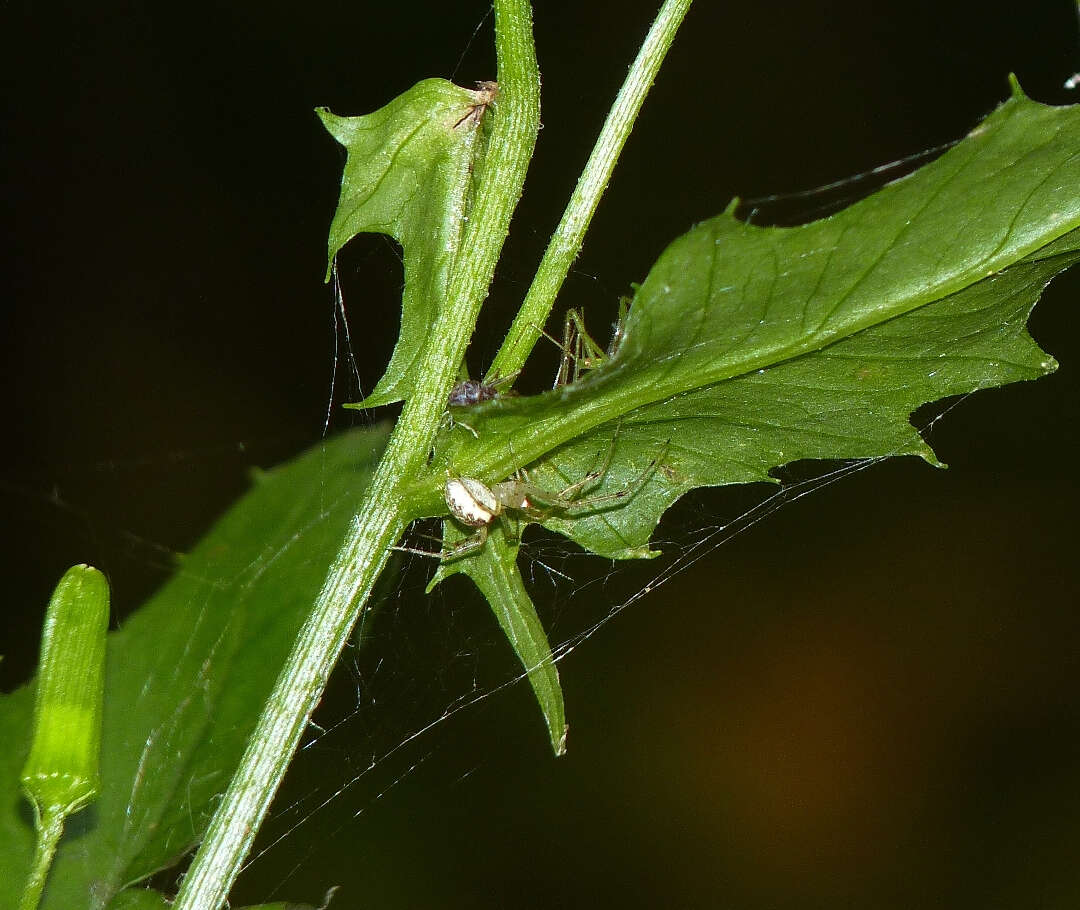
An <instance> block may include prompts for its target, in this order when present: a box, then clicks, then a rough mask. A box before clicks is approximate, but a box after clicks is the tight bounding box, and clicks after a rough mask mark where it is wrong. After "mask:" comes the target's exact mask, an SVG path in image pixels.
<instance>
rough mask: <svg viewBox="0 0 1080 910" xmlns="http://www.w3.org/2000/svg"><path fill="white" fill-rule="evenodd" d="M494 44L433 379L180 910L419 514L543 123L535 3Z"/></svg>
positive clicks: (223, 806)
mask: <svg viewBox="0 0 1080 910" xmlns="http://www.w3.org/2000/svg"><path fill="white" fill-rule="evenodd" d="M495 44H496V53H497V57H498V78H499V99H498V106H497V108H496V117H495V121H494V127H493V131H492V137H491V143H490V146H489V148H488V152H487V156H486V158H485V160H484V164H483V170H482V172H481V176H480V180H479V189H478V191H477V196H476V199H475V201H474V205H473V208H472V211H471V214H470V220H469V221H468V223H467V230H466V233H465V238H464V241H463V242H462V245H461V253H460V256H459V258H458V261H457V262H456V263H455V267H454V274H453V278H452V280H451V283H450V290H449V293H448V299H447V303H446V306H445V307H444V308H443V310H442V311H441V313H440V316H439V318H438V320H437V321H436V324H435V325H434V326H433V327H432V332H431V335H430V340H429V343H428V345H427V347H426V348H425V351H424V366H423V369H422V370H421V373H420V375H422V376H423V377H424V379H425V381H424V383H423V384H422V385H421V386H420V387H418V389H417V391H416V393H415V394H414V395H413V396H412V397H411V398H410V399H409V401H408V403H407V404H406V405H405V408H404V409H403V411H402V414H401V417H400V419H399V420H398V423H397V426H396V427H395V429H394V432H393V434H392V436H391V438H390V442H389V443H388V445H387V449H386V452H385V453H384V455H383V458H382V460H381V461H380V463H379V466H378V468H377V469H376V471H375V474H374V477H373V478H372V481H371V485H370V487H369V488H368V491H367V493H366V495H365V498H364V503H363V505H362V506H361V508H360V510H359V513H358V514H357V516H356V520H355V523H354V525H353V529H352V532H351V534H350V536H349V538H348V539H347V540H346V541H345V542H344V544H343V546H342V548H341V550H340V552H339V553H338V556H337V557H336V559H335V560H334V563H333V565H332V566H331V567H330V570H329V573H328V575H327V579H326V582H325V583H324V585H323V589H322V591H321V592H320V594H319V596H318V599H317V601H316V603H315V606H314V609H313V610H312V613H311V615H310V616H309V617H308V619H307V621H306V622H305V624H304V627H303V628H302V629H301V631H300V633H299V635H298V637H297V641H296V643H295V645H294V646H293V650H292V653H291V654H290V655H289V658H288V660H287V662H286V665H285V667H284V668H283V669H282V672H281V674H280V676H279V677H278V680H277V682H276V684H275V686H274V691H273V692H272V693H271V695H270V698H269V699H268V701H267V705H266V708H265V709H264V711H263V713H262V715H261V716H260V718H259V720H258V723H257V725H256V727H255V730H254V732H253V734H252V736H251V738H250V740H249V741H248V746H247V749H246V750H245V752H244V755H243V758H242V759H241V762H240V766H239V768H238V769H237V772H236V774H235V776H234V777H233V779H232V781H231V782H230V784H229V787H228V789H227V790H226V792H225V794H224V796H223V797H222V800H221V802H220V804H219V805H218V808H217V811H216V812H215V813H214V817H213V819H212V820H211V822H210V826H209V828H208V829H207V832H206V837H205V839H204V840H203V843H202V845H201V847H200V848H199V852H198V854H197V855H196V856H195V859H194V860H193V862H192V865H191V869H190V870H189V872H188V874H187V876H186V877H185V879H184V885H183V888H182V889H181V891H180V894H179V895H178V897H177V900H176V903H175V904H174V907H175V908H176V910H217V908H219V907H220V906H222V904H223V903H224V902H225V900H226V897H227V895H228V892H229V889H230V887H231V886H232V883H233V881H234V880H235V878H236V875H237V874H238V872H239V869H240V865H241V863H242V862H243V859H244V857H245V856H246V855H247V853H248V850H249V849H250V847H251V843H252V841H253V840H254V837H255V833H256V831H257V830H258V827H259V825H260V824H261V822H262V820H263V817H264V816H265V814H266V810H267V808H268V807H269V805H270V801H271V799H272V798H273V795H274V793H275V792H276V790H277V788H278V785H279V784H280V782H281V779H282V777H284V774H285V770H286V768H287V767H288V764H289V760H290V759H291V757H292V754H293V752H294V751H295V749H296V746H297V744H298V743H299V741H300V736H301V734H302V733H303V730H304V728H305V726H306V725H307V723H308V720H309V718H310V717H311V713H312V711H313V710H314V709H315V706H316V704H317V703H318V701H319V698H320V697H321V695H322V691H323V688H324V686H325V684H326V680H327V677H328V676H329V674H330V671H331V669H332V668H333V666H334V664H335V663H336V661H337V659H338V656H339V654H340V653H341V649H342V647H343V646H344V643H345V641H346V640H347V638H348V635H349V631H350V630H351V629H352V627H353V625H354V624H355V622H356V619H357V618H358V616H359V614H360V611H361V610H362V609H363V606H364V603H365V602H366V600H367V598H368V596H369V594H370V592H371V589H372V587H373V586H374V584H375V582H376V580H377V579H378V575H379V572H380V571H381V570H382V568H383V566H384V565H385V563H386V559H387V556H388V548H389V547H390V546H392V545H393V544H394V543H395V542H396V540H397V539H398V538H399V537H400V535H401V533H402V531H403V530H404V529H405V526H406V525H407V524H408V522H409V521H410V520H411V519H412V517H413V516H412V515H410V514H407V513H406V511H405V509H404V507H403V502H404V497H403V495H402V491H403V489H404V488H405V487H406V486H407V484H408V483H409V482H410V481H412V480H413V479H414V478H415V477H416V476H417V475H419V474H420V473H421V472H422V471H423V470H424V468H425V466H426V461H427V453H428V446H429V444H430V442H431V439H432V437H433V436H434V433H435V430H436V428H437V426H438V422H439V419H440V417H441V415H442V413H443V411H444V410H445V407H446V398H447V395H448V394H449V391H450V388H451V387H452V385H453V383H454V380H455V378H456V374H457V369H458V366H459V364H460V363H461V359H462V356H463V354H464V351H465V347H466V345H467V343H468V340H469V337H470V335H471V333H472V330H473V327H474V325H475V322H476V316H477V314H478V313H479V309H480V305H481V303H482V302H483V299H484V297H485V295H486V294H487V289H488V286H489V285H490V283H491V277H492V274H493V273H494V270H495V263H496V262H497V260H498V257H499V252H500V250H501V249H502V244H503V241H504V239H505V238H506V234H507V231H508V230H509V225H510V217H511V215H512V213H513V210H514V207H515V205H516V204H517V201H518V199H519V197H520V195H521V187H522V185H523V183H524V179H525V171H526V169H527V168H528V164H529V160H530V159H531V157H532V151H533V147H534V145H535V141H536V133H537V130H538V128H539V122H540V113H539V104H540V74H539V70H538V68H537V65H536V53H535V48H534V46H533V37H532V10H531V8H530V5H529V3H528V0H496V3H495Z"/></svg>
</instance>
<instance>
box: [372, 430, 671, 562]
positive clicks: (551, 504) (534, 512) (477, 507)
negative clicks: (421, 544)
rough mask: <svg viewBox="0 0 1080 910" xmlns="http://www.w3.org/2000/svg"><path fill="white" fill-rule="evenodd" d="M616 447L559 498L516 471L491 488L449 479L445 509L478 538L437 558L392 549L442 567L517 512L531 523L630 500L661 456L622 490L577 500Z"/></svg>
mask: <svg viewBox="0 0 1080 910" xmlns="http://www.w3.org/2000/svg"><path fill="white" fill-rule="evenodd" d="M615 442H616V440H615V439H612V440H611V448H610V449H609V450H608V454H607V457H606V458H605V459H604V463H603V464H602V465H601V466H600V467H599V468H597V469H596V470H593V471H590V472H589V473H588V474H586V475H585V476H584V477H582V478H581V480H579V481H577V482H576V483H572V484H570V485H569V486H567V487H564V488H563V489H562V490H559V491H558V492H554V491H551V490H545V489H543V488H542V487H539V486H537V485H536V484H534V483H533V482H532V481H530V480H529V475H528V474H527V473H526V472H525V470H524V469H522V470H520V471H518V472H517V473H516V474H515V475H514V476H513V477H511V478H510V479H509V480H503V481H500V482H499V483H493V484H491V485H490V486H488V485H487V484H486V483H484V482H483V481H481V480H477V479H476V478H475V477H455V476H450V477H447V478H446V484H445V485H444V487H443V496H444V497H445V499H446V507H447V508H448V509H449V510H450V514H451V515H453V516H454V518H456V519H457V520H458V521H459V522H461V523H462V524H463V525H465V526H467V527H470V528H475V529H476V533H474V534H473V535H471V536H470V537H467V538H465V540H462V541H461V542H460V543H458V544H456V545H454V546H453V547H451V548H450V549H448V550H441V551H440V552H438V553H432V552H430V551H429V550H417V549H413V548H412V547H394V548H393V549H395V550H400V551H402V552H404V553H416V554H418V555H420V556H433V557H435V558H436V559H440V560H442V561H443V562H448V561H450V560H454V559H460V558H462V557H463V556H468V555H469V554H471V553H475V552H476V551H477V550H479V549H481V548H482V547H483V546H484V544H485V543H486V542H487V538H488V532H489V530H490V529H491V525H492V524H493V523H494V522H495V520H496V519H497V518H499V517H500V516H502V515H504V514H505V513H507V512H519V513H521V514H522V515H524V516H525V517H526V518H528V519H530V520H532V521H543V520H544V519H545V518H547V517H548V516H549V515H552V514H554V513H571V512H591V511H596V510H597V509H599V508H601V507H603V506H605V505H607V504H609V503H616V502H621V501H622V500H624V499H628V498H629V497H631V496H633V495H634V494H635V493H636V492H637V491H638V490H640V489H641V487H642V486H643V485H644V484H645V482H646V481H647V480H648V479H649V477H650V476H651V474H652V472H653V469H654V468H655V467H656V464H657V462H658V461H659V456H657V457H656V458H654V459H653V460H652V461H650V462H649V464H648V465H646V467H645V470H644V471H642V472H641V473H640V474H639V475H638V476H637V477H635V478H634V479H633V480H632V481H631V482H630V483H629V484H627V485H626V486H625V487H623V488H622V489H619V490H615V491H614V492H612V493H601V494H599V495H597V496H588V497H585V498H584V499H578V494H580V493H581V491H582V490H584V489H585V488H586V487H588V486H589V485H590V484H593V483H595V482H596V481H597V480H599V479H600V478H601V477H603V476H604V474H606V473H607V470H608V467H609V466H610V465H611V459H612V456H613V455H614V452H615ZM665 448H666V444H665ZM537 503H539V504H541V505H540V507H538V506H537V505H536V504H537Z"/></svg>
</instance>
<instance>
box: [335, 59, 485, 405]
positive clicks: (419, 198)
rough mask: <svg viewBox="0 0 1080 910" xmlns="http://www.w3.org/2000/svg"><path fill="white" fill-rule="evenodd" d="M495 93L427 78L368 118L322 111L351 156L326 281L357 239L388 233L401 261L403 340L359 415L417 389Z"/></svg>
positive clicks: (399, 338)
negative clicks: (337, 260)
mask: <svg viewBox="0 0 1080 910" xmlns="http://www.w3.org/2000/svg"><path fill="white" fill-rule="evenodd" d="M493 91H494V90H493V88H490V87H481V88H479V89H478V90H476V91H472V90H470V89H465V88H461V87H460V86H457V85H454V84H453V83H451V82H447V81H446V80H445V79H426V80H425V81H423V82H420V83H418V84H417V85H415V86H413V87H412V88H411V89H409V90H408V91H407V92H405V94H403V95H400V96H399V97H397V98H395V99H394V100H393V101H391V102H390V103H389V104H388V105H386V106H385V107H383V108H380V109H379V110H377V111H375V112H374V113H372V114H367V115H365V116H363V117H339V116H337V115H335V114H332V113H330V111H328V110H327V109H326V108H319V109H317V111H316V113H317V114H318V115H319V117H320V119H321V120H322V122H323V125H324V126H325V127H326V129H327V130H328V131H329V132H330V135H331V136H333V137H334V138H335V139H336V140H337V141H338V142H340V143H341V144H342V145H343V146H345V148H346V150H347V152H348V158H347V160H346V162H345V170H344V174H343V175H342V180H341V196H340V199H339V201H338V207H337V211H336V212H335V214H334V221H333V224H332V225H331V226H330V237H329V244H328V260H327V272H326V274H327V278H329V276H330V269H331V267H332V265H333V261H334V257H335V256H336V255H337V254H338V251H339V250H340V249H341V248H342V247H343V246H344V245H345V244H346V243H348V241H349V240H351V239H352V238H353V237H355V236H356V235H357V234H360V233H380V234H387V235H389V236H391V237H393V238H394V239H395V240H397V241H398V243H400V244H401V246H402V250H403V253H404V263H405V288H404V291H403V294H402V315H401V332H400V334H399V336H398V341H397V344H396V346H395V347H394V353H393V356H392V357H391V359H390V364H389V365H388V366H387V368H386V372H385V374H384V375H383V377H382V379H381V380H380V381H379V383H378V385H376V387H375V389H374V391H373V392H372V393H371V394H370V395H369V396H368V397H367V398H365V399H364V400H363V401H361V402H358V403H357V405H356V407H375V406H376V405H383V404H390V403H391V402H394V401H400V400H401V399H403V398H405V397H407V396H408V395H409V393H410V392H411V391H412V389H413V388H414V386H415V384H416V382H417V377H416V376H415V375H414V370H415V367H416V364H417V361H418V358H419V356H420V352H421V349H422V347H423V345H424V343H425V342H426V341H427V337H428V331H429V329H430V327H431V325H432V324H433V323H434V321H435V316H436V313H437V312H438V308H439V307H440V306H441V305H442V303H443V301H444V300H445V299H446V289H447V285H448V283H449V280H450V274H451V270H452V268H453V265H454V261H455V258H456V256H457V251H458V246H459V243H460V241H461V236H462V227H463V223H464V219H465V218H466V217H467V214H468V202H469V197H470V193H469V190H470V183H471V174H472V171H473V167H474V165H475V164H476V163H477V158H478V156H479V155H481V154H482V152H483V142H481V141H479V140H480V137H481V131H480V129H479V128H478V127H479V124H480V123H481V122H482V117H481V114H482V113H483V111H484V108H485V106H486V105H487V104H488V103H489V102H490V101H491V100H492V97H493Z"/></svg>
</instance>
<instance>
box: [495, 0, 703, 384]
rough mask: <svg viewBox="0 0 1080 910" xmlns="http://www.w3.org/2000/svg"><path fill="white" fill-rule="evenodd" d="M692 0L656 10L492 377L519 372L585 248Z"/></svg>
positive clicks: (497, 357)
mask: <svg viewBox="0 0 1080 910" xmlns="http://www.w3.org/2000/svg"><path fill="white" fill-rule="evenodd" d="M690 3H691V0H665V3H664V5H663V6H662V7H661V8H660V12H659V13H657V15H656V20H655V21H654V22H653V24H652V28H650V29H649V34H648V35H647V36H646V38H645V43H644V44H642V46H641V50H640V51H638V55H637V57H636V58H635V60H634V62H633V64H632V65H631V67H630V71H629V72H628V73H627V75H626V80H625V81H624V82H623V84H622V88H621V89H619V94H618V97H617V98H616V99H615V104H614V105H613V106H612V108H611V111H610V112H609V113H608V116H607V119H606V120H605V121H604V126H603V129H601V130H600V135H599V137H597V140H596V144H595V145H594V146H593V150H592V154H590V156H589V160H588V162H587V163H586V165H585V169H584V170H583V171H582V172H581V177H579V178H578V182H577V186H576V187H575V188H574V194H573V195H572V196H571V197H570V202H569V203H568V204H567V206H566V210H565V211H564V212H563V216H562V220H561V221H560V222H559V226H558V227H557V228H556V229H555V233H554V234H553V235H552V237H551V242H550V243H549V244H548V247H547V250H546V251H545V252H544V258H543V259H542V260H541V262H540V266H539V268H538V269H537V271H536V277H535V278H534V279H533V282H532V285H531V286H530V287H529V291H528V293H527V294H526V295H525V301H524V303H522V305H521V309H520V310H519V311H518V314H517V316H516V317H515V319H514V323H513V325H511V327H510V331H509V332H508V333H507V336H506V340H505V341H504V342H503V344H502V347H501V348H499V351H498V353H497V354H496V355H495V359H494V360H493V361H492V363H491V368H490V369H489V370H488V374H487V380H488V381H489V382H490V381H492V380H493V379H495V378H496V377H499V376H511V375H513V374H515V373H517V372H518V371H519V370H520V369H521V368H522V367H523V366H524V364H525V361H526V360H527V359H528V357H529V354H530V353H531V352H532V349H533V347H534V345H535V344H536V342H537V341H538V340H539V338H540V334H541V331H540V330H541V329H542V328H543V326H544V323H545V322H547V318H548V316H549V315H550V313H551V308H552V307H553V306H554V304H555V298H556V296H557V295H558V293H559V289H560V288H561V287H562V283H563V281H565V280H566V275H567V272H569V271H570V266H571V265H572V264H573V262H574V260H575V259H576V258H577V255H578V253H579V252H581V245H582V243H583V242H584V240H585V231H586V230H587V229H588V227H589V223H590V222H591V221H592V217H593V214H594V213H595V212H596V207H597V205H599V203H600V197H601V196H602V195H603V193H604V190H605V189H607V185H608V182H609V181H610V180H611V174H612V171H613V170H614V168H615V163H616V162H617V161H618V160H619V155H620V154H621V152H622V149H623V146H624V145H625V144H626V140H627V138H628V137H629V136H630V131H631V130H632V129H633V128H634V121H635V120H636V119H637V115H638V112H639V111H640V110H641V105H642V103H643V102H644V101H645V96H646V95H647V94H648V92H649V89H650V88H651V87H652V84H653V80H654V79H655V78H656V74H657V72H658V71H659V69H660V64H661V63H663V62H664V57H665V56H666V55H667V52H668V48H670V47H671V42H672V41H673V40H674V39H675V33H676V32H677V31H678V29H679V26H680V25H681V24H682V21H683V18H684V17H685V16H686V12H687V10H689V9H690Z"/></svg>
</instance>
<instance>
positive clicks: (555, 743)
mask: <svg viewBox="0 0 1080 910" xmlns="http://www.w3.org/2000/svg"><path fill="white" fill-rule="evenodd" d="M552 732H554V731H552ZM569 732H570V724H563V728H562V733H561V734H560V735H559V736H558V737H555V736H552V738H551V751H552V752H554V753H555V757H556V758H562V757H563V756H564V755H565V754H566V735H567V734H568V733H569Z"/></svg>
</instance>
